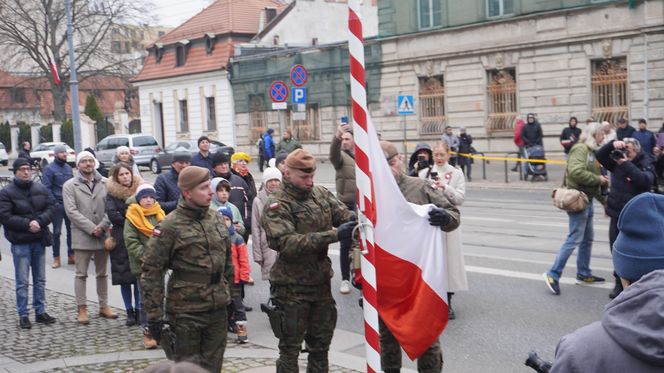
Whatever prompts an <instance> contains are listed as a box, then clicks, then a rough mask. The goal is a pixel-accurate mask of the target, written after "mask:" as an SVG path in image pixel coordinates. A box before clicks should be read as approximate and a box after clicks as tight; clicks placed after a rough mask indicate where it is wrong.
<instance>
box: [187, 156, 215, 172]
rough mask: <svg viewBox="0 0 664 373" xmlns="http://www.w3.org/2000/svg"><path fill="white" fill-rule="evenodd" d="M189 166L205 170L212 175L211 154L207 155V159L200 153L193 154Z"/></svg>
mask: <svg viewBox="0 0 664 373" xmlns="http://www.w3.org/2000/svg"><path fill="white" fill-rule="evenodd" d="M191 165H192V166H198V167H203V168H207V169H208V170H210V173H212V154H211V153H208V155H207V157H205V156H203V154H201V152H198V153H196V154H194V156H193V157H191Z"/></svg>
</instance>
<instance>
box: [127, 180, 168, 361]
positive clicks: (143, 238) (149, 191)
mask: <svg viewBox="0 0 664 373" xmlns="http://www.w3.org/2000/svg"><path fill="white" fill-rule="evenodd" d="M135 190H136V193H135V194H134V195H133V196H131V197H129V198H128V199H127V204H128V205H129V206H128V207H127V212H126V216H127V220H126V223H125V224H124V229H123V236H124V243H125V245H126V247H127V252H128V254H129V267H130V268H131V272H132V273H133V274H134V275H136V276H137V277H139V278H140V275H141V264H142V262H141V258H142V257H143V254H144V253H145V247H146V245H147V243H148V240H149V238H150V236H151V235H152V232H153V231H154V229H155V226H156V225H157V224H159V222H160V221H162V220H164V217H165V216H166V214H165V213H164V210H162V209H161V206H160V205H159V202H157V201H156V199H157V192H156V191H155V189H154V187H152V185H150V184H147V183H146V184H141V185H139V186H138V187H137V188H136V189H135ZM138 289H139V291H138V299H139V303H138V304H141V303H142V300H143V292H142V288H141V285H140V281H139V283H138ZM136 316H137V317H136V319H137V320H138V323H139V324H140V325H141V326H142V327H143V346H144V347H145V348H146V349H153V348H156V347H157V341H156V340H155V339H154V338H153V337H152V335H151V334H150V331H149V329H148V328H147V326H148V325H147V313H146V310H145V307H140V308H138V309H137V310H136Z"/></svg>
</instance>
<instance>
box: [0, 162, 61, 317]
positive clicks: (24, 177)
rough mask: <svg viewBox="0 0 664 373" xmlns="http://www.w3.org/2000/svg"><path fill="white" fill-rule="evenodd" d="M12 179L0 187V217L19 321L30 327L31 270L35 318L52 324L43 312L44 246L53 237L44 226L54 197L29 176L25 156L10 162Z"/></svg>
mask: <svg viewBox="0 0 664 373" xmlns="http://www.w3.org/2000/svg"><path fill="white" fill-rule="evenodd" d="M12 167H13V169H14V180H13V183H11V184H9V185H7V186H6V187H4V188H3V189H2V190H0V221H2V225H3V226H4V228H5V237H7V240H8V241H9V242H10V243H11V250H12V256H13V257H14V274H15V277H16V309H17V311H18V315H19V325H20V327H21V328H22V329H30V328H31V327H32V324H30V318H29V317H28V311H29V310H28V289H29V284H30V279H29V274H30V270H32V276H33V282H34V288H33V298H32V305H33V307H34V309H35V321H36V322H38V323H42V324H52V323H54V322H55V318H53V317H51V316H49V314H48V313H46V268H45V267H46V261H45V256H46V254H45V253H46V246H50V245H52V240H53V237H52V236H51V232H50V231H49V230H48V225H49V224H50V223H51V219H52V216H53V209H54V206H55V201H54V200H53V197H52V196H51V194H50V193H49V191H48V190H47V189H46V188H45V187H44V186H43V185H41V184H39V183H33V182H32V180H30V174H31V172H32V168H31V166H30V162H29V161H28V160H27V159H25V158H17V159H16V160H15V161H14V164H13V166H12Z"/></svg>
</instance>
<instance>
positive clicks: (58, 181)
mask: <svg viewBox="0 0 664 373" xmlns="http://www.w3.org/2000/svg"><path fill="white" fill-rule="evenodd" d="M72 177H74V171H73V170H72V168H71V166H70V165H68V164H67V162H62V161H61V160H59V159H56V160H54V161H53V163H51V164H50V165H48V166H47V167H46V168H45V169H44V171H42V184H43V185H44V186H45V187H46V189H48V191H49V192H51V195H52V196H53V199H54V200H55V201H56V202H57V203H59V204H62V186H63V185H64V184H65V182H66V181H67V180H69V179H71V178H72Z"/></svg>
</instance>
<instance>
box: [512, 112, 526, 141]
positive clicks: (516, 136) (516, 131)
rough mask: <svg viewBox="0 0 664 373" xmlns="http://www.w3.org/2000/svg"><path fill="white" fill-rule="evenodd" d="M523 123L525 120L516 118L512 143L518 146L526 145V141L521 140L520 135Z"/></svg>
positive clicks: (524, 123)
mask: <svg viewBox="0 0 664 373" xmlns="http://www.w3.org/2000/svg"><path fill="white" fill-rule="evenodd" d="M525 125H526V122H524V121H523V119H519V120H517V121H516V124H515V125H514V145H516V146H518V147H519V148H521V147H523V146H525V145H526V143H525V142H523V138H522V137H521V132H522V131H523V126H525Z"/></svg>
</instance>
